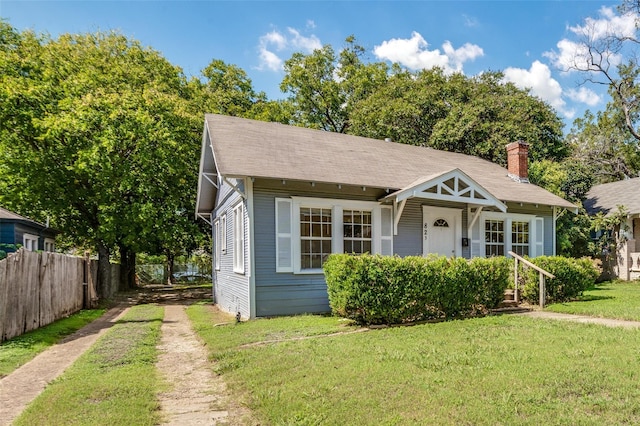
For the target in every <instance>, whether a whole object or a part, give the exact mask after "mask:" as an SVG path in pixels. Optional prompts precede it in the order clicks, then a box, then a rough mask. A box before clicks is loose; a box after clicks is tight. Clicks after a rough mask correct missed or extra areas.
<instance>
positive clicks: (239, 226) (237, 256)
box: [233, 203, 244, 274]
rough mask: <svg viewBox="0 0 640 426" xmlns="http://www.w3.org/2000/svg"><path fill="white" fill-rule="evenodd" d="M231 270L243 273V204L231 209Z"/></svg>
mask: <svg viewBox="0 0 640 426" xmlns="http://www.w3.org/2000/svg"><path fill="white" fill-rule="evenodd" d="M233 272H237V273H240V274H243V273H244V206H243V205H242V203H240V204H238V205H237V206H236V207H234V209H233Z"/></svg>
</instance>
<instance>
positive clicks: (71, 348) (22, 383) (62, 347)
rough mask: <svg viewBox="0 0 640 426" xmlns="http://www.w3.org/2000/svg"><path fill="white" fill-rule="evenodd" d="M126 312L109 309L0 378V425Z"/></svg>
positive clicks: (10, 417)
mask: <svg viewBox="0 0 640 426" xmlns="http://www.w3.org/2000/svg"><path fill="white" fill-rule="evenodd" d="M126 310H127V308H126V307H125V306H118V307H116V308H113V309H110V310H109V311H107V313H105V314H104V315H103V316H101V317H100V318H98V319H97V320H95V321H93V322H92V323H90V324H88V325H86V326H85V327H83V328H81V329H80V330H78V331H77V332H76V333H74V334H72V335H70V336H67V337H66V338H65V339H64V340H62V341H61V342H60V343H58V344H57V345H54V346H52V347H51V348H49V349H47V350H46V351H44V352H42V353H40V354H39V355H38V356H36V357H35V358H33V359H32V360H31V361H29V362H27V363H26V364H24V365H23V366H21V367H20V368H18V369H17V370H15V371H14V372H13V373H11V374H9V375H8V376H6V377H4V378H2V379H0V425H8V424H10V423H11V422H12V421H13V420H14V419H15V418H16V417H18V415H20V413H21V412H22V410H24V409H25V407H26V406H27V405H28V404H29V403H30V402H31V401H33V399H34V398H35V397H37V396H38V395H39V394H40V392H42V391H43V390H44V388H45V387H46V386H47V384H49V383H50V382H51V381H52V380H54V379H55V378H56V377H58V376H59V375H60V374H62V372H63V371H64V370H66V369H67V367H69V366H70V365H71V364H73V362H74V361H75V360H76V359H77V358H78V357H79V356H80V355H82V354H83V353H84V351H86V350H87V349H89V347H90V346H91V345H93V343H94V342H95V341H96V340H97V339H98V337H100V336H101V335H102V334H103V333H104V332H105V331H106V330H107V329H109V327H111V326H112V325H113V324H115V322H116V321H117V320H118V319H119V318H120V317H121V316H122V315H123V314H124V313H125V312H126Z"/></svg>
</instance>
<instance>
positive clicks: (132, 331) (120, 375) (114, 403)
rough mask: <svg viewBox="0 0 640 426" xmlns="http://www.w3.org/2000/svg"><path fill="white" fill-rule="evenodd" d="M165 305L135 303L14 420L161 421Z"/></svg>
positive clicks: (65, 422)
mask: <svg viewBox="0 0 640 426" xmlns="http://www.w3.org/2000/svg"><path fill="white" fill-rule="evenodd" d="M163 312H164V310H163V308H161V307H159V306H156V305H140V306H134V307H132V308H131V309H130V310H129V312H127V314H126V315H125V316H124V317H123V318H122V319H121V320H120V321H118V323H117V324H115V325H114V326H113V327H112V328H111V329H110V330H109V331H108V332H107V333H105V335H104V336H102V337H101V338H100V339H98V341H97V342H96V343H95V344H94V345H93V346H92V347H91V349H90V350H89V351H87V352H86V353H85V354H84V355H82V356H81V357H80V358H79V359H78V360H77V361H76V362H75V363H74V364H73V365H72V366H71V367H70V368H69V369H68V370H67V371H66V372H65V373H64V374H63V375H62V376H60V377H59V378H58V379H56V380H55V381H54V382H53V383H52V384H50V385H49V386H48V387H47V388H46V389H45V391H44V392H43V393H42V394H41V395H40V396H38V398H36V399H35V400H34V402H33V403H32V404H30V405H29V406H28V407H27V409H26V410H25V411H24V412H23V413H22V415H21V416H20V417H19V418H18V419H17V420H16V422H15V423H14V424H15V425H127V426H128V425H153V424H158V422H159V420H160V419H159V414H158V408H159V407H158V402H157V400H156V394H157V391H158V389H159V388H160V387H161V386H162V385H161V379H160V378H159V376H158V373H157V372H156V369H155V362H156V358H157V349H156V345H157V344H158V341H159V338H160V326H161V324H162V317H163Z"/></svg>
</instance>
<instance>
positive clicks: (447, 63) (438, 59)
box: [373, 31, 484, 73]
mask: <svg viewBox="0 0 640 426" xmlns="http://www.w3.org/2000/svg"><path fill="white" fill-rule="evenodd" d="M428 47H429V43H427V41H426V40H425V39H424V38H423V37H422V35H420V34H419V33H417V32H415V31H414V32H412V33H411V38H410V39H400V38H393V39H391V40H386V41H383V42H382V44H381V45H379V46H376V47H375V48H374V49H373V53H374V54H375V55H376V57H377V58H378V59H381V60H387V61H391V62H397V63H399V64H401V65H403V66H405V67H407V68H410V69H412V70H418V69H430V68H434V67H441V68H442V69H444V71H445V72H446V73H452V72H455V71H458V72H462V67H463V65H464V63H465V62H467V61H472V60H474V59H475V58H477V57H480V56H483V55H484V51H483V50H482V48H481V47H479V46H477V45H475V44H470V43H465V44H464V45H463V46H462V47H460V48H458V49H454V47H453V45H452V44H451V43H450V42H448V41H446V42H445V43H444V44H443V45H442V51H440V50H439V49H434V50H429V49H428Z"/></svg>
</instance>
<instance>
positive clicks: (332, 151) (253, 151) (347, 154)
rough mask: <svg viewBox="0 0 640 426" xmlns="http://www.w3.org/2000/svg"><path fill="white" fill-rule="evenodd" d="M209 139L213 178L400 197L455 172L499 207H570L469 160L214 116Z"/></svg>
mask: <svg viewBox="0 0 640 426" xmlns="http://www.w3.org/2000/svg"><path fill="white" fill-rule="evenodd" d="M206 134H208V138H207V137H204V138H203V144H204V142H205V140H207V139H208V140H209V141H210V143H211V148H212V150H213V157H214V160H215V165H216V170H217V173H219V174H220V175H222V176H226V177H255V178H275V179H286V180H300V181H310V182H324V183H335V184H343V185H355V186H365V187H371V188H384V189H387V188H388V189H390V190H392V191H397V190H400V189H403V188H408V187H410V186H411V185H412V184H413V185H415V184H416V180H417V179H421V177H424V176H433V175H440V174H443V173H446V172H448V171H450V170H451V169H452V168H453V167H455V168H458V169H460V170H461V171H462V172H463V173H464V174H466V175H467V176H469V177H470V178H471V179H472V180H473V181H474V182H477V183H478V185H480V186H482V187H483V188H485V189H486V190H487V191H489V192H490V193H491V194H492V195H493V196H494V197H495V198H496V199H498V200H502V201H503V202H504V201H512V202H521V203H530V204H542V205H548V206H558V207H564V208H569V209H575V206H574V205H573V204H571V203H569V202H568V201H566V200H564V199H562V198H560V197H558V196H556V195H554V194H552V193H550V192H548V191H546V190H545V189H542V188H540V187H538V186H536V185H533V184H527V183H519V182H515V181H514V180H512V179H511V178H510V177H508V176H507V174H508V172H507V170H506V169H505V168H503V167H501V166H499V165H497V164H494V163H491V162H489V161H486V160H483V159H480V158H477V157H473V156H470V155H465V154H459V153H453V152H447V151H440V150H436V149H432V148H425V147H419V146H413V145H405V144H400V143H394V142H387V141H381V140H377V139H370V138H363V137H359V136H351V135H345V134H340V133H333V132H325V131H321V130H313V129H307V128H303V127H296V126H287V125H283V124H279V123H269V122H262V121H255V120H248V119H243V118H238V117H229V116H222V115H216V114H207V115H205V136H206ZM203 148H204V146H203ZM207 171H208V170H204V172H207Z"/></svg>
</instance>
